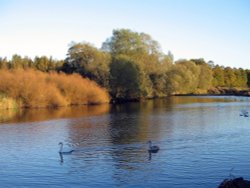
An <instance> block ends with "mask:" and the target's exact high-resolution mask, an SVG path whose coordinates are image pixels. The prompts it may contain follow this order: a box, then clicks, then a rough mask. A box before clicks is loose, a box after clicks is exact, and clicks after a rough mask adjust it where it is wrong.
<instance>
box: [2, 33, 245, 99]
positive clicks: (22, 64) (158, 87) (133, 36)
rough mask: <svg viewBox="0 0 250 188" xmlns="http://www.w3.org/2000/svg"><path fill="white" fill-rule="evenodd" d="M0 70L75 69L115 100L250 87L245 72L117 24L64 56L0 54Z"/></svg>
mask: <svg viewBox="0 0 250 188" xmlns="http://www.w3.org/2000/svg"><path fill="white" fill-rule="evenodd" d="M0 67H1V68H2V69H15V68H23V69H26V68H34V69H38V70H40V71H45V72H49V71H51V70H54V71H58V72H65V73H67V74H72V73H79V74H80V75H82V76H83V77H85V78H89V79H90V80H94V81H95V82H97V83H98V84H99V85H101V86H102V87H105V88H106V89H107V90H108V91H109V93H110V95H111V97H112V98H113V99H114V100H138V99H143V98H154V97H163V96H168V95H171V94H204V93H207V92H208V90H210V89H213V88H218V87H226V88H235V87H237V88H246V87H249V86H250V71H249V70H244V69H241V68H239V69H236V68H230V67H223V66H218V65H214V63H213V62H212V61H208V62H206V61H205V60H204V59H202V58H200V59H190V60H185V59H183V60H178V61H174V58H173V55H172V53H171V52H168V54H164V53H163V52H162V50H161V48H160V45H159V43H158V42H157V41H155V40H153V39H152V37H151V36H150V35H148V34H145V33H138V32H134V31H131V30H129V29H118V30H114V31H113V35H112V36H111V37H110V38H108V39H107V40H106V41H105V42H103V45H102V47H101V49H98V48H96V47H94V46H93V45H91V44H89V43H72V44H71V46H70V48H69V50H68V54H67V58H66V59H65V60H63V61H57V60H53V59H52V58H47V57H36V58H35V59H33V60H31V59H29V58H27V57H25V58H22V57H20V56H18V55H14V56H13V57H12V59H11V60H9V61H8V60H7V59H6V58H5V59H3V58H1V59H0Z"/></svg>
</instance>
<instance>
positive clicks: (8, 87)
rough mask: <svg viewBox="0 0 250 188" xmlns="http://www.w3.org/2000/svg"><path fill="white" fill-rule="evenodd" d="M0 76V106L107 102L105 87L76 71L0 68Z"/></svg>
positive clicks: (54, 105)
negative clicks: (67, 72)
mask: <svg viewBox="0 0 250 188" xmlns="http://www.w3.org/2000/svg"><path fill="white" fill-rule="evenodd" d="M0 78H1V79H0V109H7V108H20V107H28V108H31V107H32V108H34V107H59V106H69V105H79V104H100V103H105V102H109V95H108V92H107V91H106V90H105V89H103V88H101V87H99V86H98V85H97V84H96V83H95V82H93V81H90V80H88V79H84V78H82V77H81V76H80V75H79V74H72V75H66V74H65V73H56V72H50V73H44V72H41V71H38V70H34V69H26V70H24V69H13V70H3V69H2V70H0Z"/></svg>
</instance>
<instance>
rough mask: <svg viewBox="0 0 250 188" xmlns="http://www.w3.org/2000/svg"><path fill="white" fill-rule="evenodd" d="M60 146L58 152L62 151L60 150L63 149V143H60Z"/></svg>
mask: <svg viewBox="0 0 250 188" xmlns="http://www.w3.org/2000/svg"><path fill="white" fill-rule="evenodd" d="M60 145H61V146H60V150H59V152H62V150H63V144H60Z"/></svg>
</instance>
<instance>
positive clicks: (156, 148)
mask: <svg viewBox="0 0 250 188" xmlns="http://www.w3.org/2000/svg"><path fill="white" fill-rule="evenodd" d="M159 150H160V147H159V146H152V142H151V140H149V141H148V152H150V153H157V152H158V151H159Z"/></svg>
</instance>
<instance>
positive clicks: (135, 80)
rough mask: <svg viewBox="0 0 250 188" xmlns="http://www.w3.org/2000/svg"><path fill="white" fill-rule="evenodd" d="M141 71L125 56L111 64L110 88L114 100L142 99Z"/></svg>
mask: <svg viewBox="0 0 250 188" xmlns="http://www.w3.org/2000/svg"><path fill="white" fill-rule="evenodd" d="M139 72H140V70H139V67H138V65H136V64H135V63H134V62H133V60H131V59H130V58H129V57H127V56H125V55H120V56H117V57H116V58H114V59H113V60H112V63H111V64H110V87H111V94H112V96H113V98H119V99H124V98H125V99H138V98H140V73H139Z"/></svg>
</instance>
